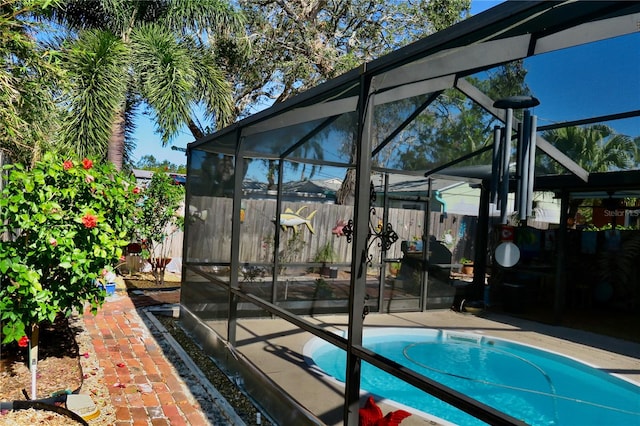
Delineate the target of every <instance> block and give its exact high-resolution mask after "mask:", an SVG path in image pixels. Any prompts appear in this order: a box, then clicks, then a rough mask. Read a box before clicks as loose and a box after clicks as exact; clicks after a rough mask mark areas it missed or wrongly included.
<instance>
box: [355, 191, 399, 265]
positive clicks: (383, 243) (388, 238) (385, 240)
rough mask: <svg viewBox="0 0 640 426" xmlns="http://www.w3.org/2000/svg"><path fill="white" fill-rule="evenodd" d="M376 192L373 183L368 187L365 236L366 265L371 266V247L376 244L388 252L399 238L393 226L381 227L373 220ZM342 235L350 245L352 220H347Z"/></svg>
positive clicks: (378, 221) (377, 221)
mask: <svg viewBox="0 0 640 426" xmlns="http://www.w3.org/2000/svg"><path fill="white" fill-rule="evenodd" d="M376 197H377V196H376V191H375V187H374V186H373V182H371V185H370V187H369V232H368V234H367V264H368V265H369V266H373V255H372V254H370V253H369V250H370V249H371V246H372V245H373V243H374V242H377V244H378V247H381V248H382V250H384V251H388V250H389V249H390V248H391V246H392V245H393V243H395V242H396V241H398V239H399V237H398V234H397V233H396V231H394V230H393V226H392V225H391V224H390V223H387V224H386V225H384V226H383V225H381V223H380V222H381V221H380V220H375V219H376V218H375V216H376V214H377V212H376V208H375V207H374V204H375V201H376ZM342 233H343V234H344V236H345V237H347V242H348V243H351V240H352V237H353V233H354V230H353V220H352V219H349V221H348V222H347V224H346V225H345V226H344V227H343V228H342Z"/></svg>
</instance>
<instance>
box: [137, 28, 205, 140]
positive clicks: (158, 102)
mask: <svg viewBox="0 0 640 426" xmlns="http://www.w3.org/2000/svg"><path fill="white" fill-rule="evenodd" d="M131 42H132V49H133V51H134V56H135V61H133V63H132V65H133V68H134V70H135V75H136V76H137V82H138V89H139V91H140V93H141V94H142V96H143V97H144V99H145V100H146V102H147V103H148V104H149V106H150V107H151V108H152V109H153V112H154V114H155V119H156V123H157V128H158V131H159V132H160V134H161V137H162V141H163V143H164V144H166V143H168V142H169V141H170V140H171V138H172V137H173V136H174V135H175V134H176V133H177V132H178V131H179V130H180V128H181V127H182V124H183V123H184V122H185V120H186V118H188V117H189V113H190V102H191V96H193V93H194V90H195V83H196V77H195V72H194V66H193V62H192V57H191V55H190V54H189V51H188V50H187V49H186V48H185V47H184V46H182V45H181V44H180V43H178V41H177V40H176V39H175V37H174V35H173V34H172V33H170V32H168V31H166V30H165V29H164V28H162V27H160V26H159V25H153V24H150V25H145V26H141V27H139V28H137V29H136V30H135V31H134V32H133V33H132V35H131Z"/></svg>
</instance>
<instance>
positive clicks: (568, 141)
mask: <svg viewBox="0 0 640 426" xmlns="http://www.w3.org/2000/svg"><path fill="white" fill-rule="evenodd" d="M543 137H544V138H545V139H546V140H548V141H549V142H551V143H552V144H553V145H554V146H555V147H556V148H558V149H559V150H561V151H562V152H564V153H565V154H566V155H568V156H569V157H571V158H573V159H574V161H575V162H576V163H578V164H579V165H580V166H581V167H582V168H584V169H585V170H587V171H589V172H608V171H612V170H624V169H626V168H630V167H633V166H634V165H635V164H636V161H637V157H638V146H637V143H636V141H634V140H633V139H631V138H630V137H629V136H626V135H620V134H616V133H615V131H614V130H613V129H612V128H611V127H609V126H606V125H603V124H594V125H592V126H588V127H564V128H560V129H553V130H548V131H546V132H544V133H543ZM539 158H540V160H539V161H540V163H539V164H538V165H537V167H538V168H539V170H541V171H543V172H545V173H562V172H563V170H562V167H561V166H560V165H559V164H557V163H555V162H554V161H553V160H551V159H550V158H548V157H544V156H543V157H539ZM582 202H583V200H582V199H572V200H571V201H570V202H569V217H572V218H574V217H575V216H576V214H577V213H578V209H579V207H580V205H581V204H582Z"/></svg>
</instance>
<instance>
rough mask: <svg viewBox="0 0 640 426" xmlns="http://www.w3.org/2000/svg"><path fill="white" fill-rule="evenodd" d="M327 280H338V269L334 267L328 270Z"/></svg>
mask: <svg viewBox="0 0 640 426" xmlns="http://www.w3.org/2000/svg"><path fill="white" fill-rule="evenodd" d="M329 278H338V268H336V267H330V268H329Z"/></svg>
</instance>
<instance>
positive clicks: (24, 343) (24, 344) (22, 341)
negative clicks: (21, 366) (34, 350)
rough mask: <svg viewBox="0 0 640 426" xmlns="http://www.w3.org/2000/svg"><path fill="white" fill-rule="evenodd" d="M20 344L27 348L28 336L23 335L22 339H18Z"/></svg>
mask: <svg viewBox="0 0 640 426" xmlns="http://www.w3.org/2000/svg"><path fill="white" fill-rule="evenodd" d="M18 346H20V347H21V348H26V347H27V346H29V338H28V337H27V336H22V337H21V338H20V340H18Z"/></svg>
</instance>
